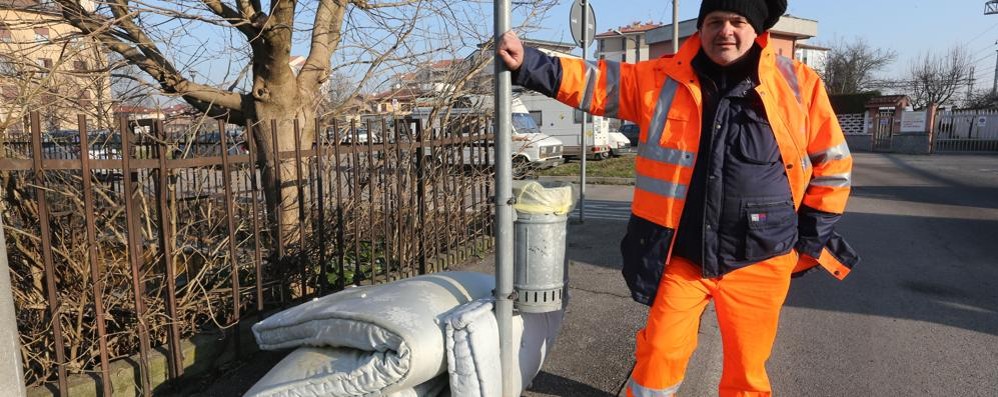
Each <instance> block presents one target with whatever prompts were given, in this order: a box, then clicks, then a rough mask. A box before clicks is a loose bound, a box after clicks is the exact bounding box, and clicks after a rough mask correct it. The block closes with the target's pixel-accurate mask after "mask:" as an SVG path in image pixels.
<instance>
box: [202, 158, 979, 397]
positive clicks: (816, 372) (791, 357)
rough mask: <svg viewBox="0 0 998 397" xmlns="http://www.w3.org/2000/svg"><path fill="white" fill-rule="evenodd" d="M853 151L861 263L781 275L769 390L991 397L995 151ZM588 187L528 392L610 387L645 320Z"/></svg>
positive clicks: (707, 348)
mask: <svg viewBox="0 0 998 397" xmlns="http://www.w3.org/2000/svg"><path fill="white" fill-rule="evenodd" d="M855 158H856V165H855V170H854V171H855V172H854V186H855V189H854V193H853V196H852V198H851V199H850V202H849V207H848V212H847V214H846V216H845V217H844V218H843V220H842V222H841V223H840V225H839V231H840V232H841V233H842V234H843V235H844V236H845V237H846V238H847V239H848V240H849V242H850V243H851V244H852V245H853V246H854V247H855V248H856V249H857V250H858V251H859V252H860V254H861V255H862V257H863V262H862V263H861V264H860V265H859V266H858V267H857V268H856V269H854V271H853V273H852V274H851V275H850V276H849V277H848V278H847V279H846V280H845V281H837V280H835V279H833V278H832V277H831V276H829V275H827V274H825V273H823V272H820V271H818V272H813V273H811V274H809V275H807V276H805V277H803V278H801V279H797V280H795V281H794V282H793V284H792V286H791V291H790V295H789V297H788V299H787V303H786V306H785V307H784V310H783V315H782V318H781V321H780V331H779V336H778V339H777V344H776V347H775V348H774V351H773V356H772V358H771V360H770V362H769V366H768V367H769V373H770V377H771V380H772V383H773V386H774V389H775V394H777V395H780V396H794V397H796V396H808V397H812V396H819V397H820V396H990V397H995V396H998V259H996V254H995V251H992V250H993V249H995V248H998V156H970V155H935V156H903V155H881V154H869V153H858V154H855ZM587 198H588V200H589V201H588V206H587V207H586V215H587V219H586V221H585V223H582V224H579V223H578V222H577V221H575V220H574V218H573V221H572V222H570V225H569V234H568V243H567V244H568V251H567V255H568V257H569V259H570V261H571V262H570V275H571V283H570V305H569V309H568V313H567V315H566V320H565V323H564V325H563V329H562V333H561V336H560V337H559V339H558V342H557V344H556V345H555V346H554V349H553V350H552V352H551V354H550V356H549V357H548V358H547V361H546V363H545V365H544V369H543V371H542V372H541V374H540V375H539V376H538V377H537V378H536V379H535V380H534V382H533V385H532V386H531V388H530V389H529V390H528V392H527V393H525V395H526V396H528V397H535V396H596V397H606V396H613V395H614V393H615V392H616V390H617V388H618V387H619V386H620V384H621V382H623V381H624V380H625V379H626V376H627V373H628V370H629V369H630V368H631V364H632V361H631V360H632V355H633V349H634V333H635V332H637V330H638V329H639V328H640V327H641V326H642V325H643V324H644V321H645V312H646V309H645V307H644V306H641V305H639V304H637V303H634V302H632V301H631V300H630V297H629V296H628V295H627V289H626V287H625V285H624V282H623V280H622V279H621V277H620V273H619V272H620V255H619V252H618V248H617V247H618V246H617V244H618V242H619V240H620V237H622V236H623V234H624V230H625V228H626V214H627V212H628V206H629V201H630V199H631V187H628V186H589V187H588V189H587ZM493 266H494V265H493V264H492V263H491V261H489V260H486V261H483V262H480V263H475V264H470V265H468V266H465V267H463V268H462V269H459V270H480V271H484V272H492V271H493V268H494V267H493ZM699 339H700V344H699V347H698V349H697V352H696V353H695V354H694V357H693V359H692V361H691V363H690V366H689V369H688V371H687V377H686V380H685V382H684V383H683V386H682V389H681V390H680V395H681V396H684V397H690V396H715V395H717V391H716V390H717V389H716V387H717V386H716V385H717V383H718V380H719V379H720V374H721V357H722V356H721V355H722V347H721V343H720V335H719V332H718V328H717V322H716V321H715V315H714V312H713V309H712V307H708V310H707V312H706V313H705V315H704V318H703V321H702V325H701V335H700V337H699ZM282 356H283V354H280V353H276V354H275V353H262V355H259V356H257V357H256V358H255V359H254V360H251V361H250V362H249V363H245V362H244V363H242V364H239V365H237V366H236V367H234V368H232V369H231V370H229V371H227V372H228V373H227V374H225V375H223V376H222V378H229V381H228V382H226V381H219V380H218V379H216V380H215V381H214V382H210V381H209V382H206V383H211V384H209V385H205V384H201V385H197V386H195V387H197V388H198V390H199V391H200V393H196V394H197V395H202V396H218V395H239V394H240V393H241V392H242V391H245V390H246V389H248V388H249V387H250V386H251V385H252V383H254V382H255V381H256V379H258V378H259V377H260V376H262V375H263V373H265V372H266V371H267V369H268V368H269V367H270V366H271V365H273V363H274V362H276V361H277V360H279V359H280V358H281V357H282ZM192 386H193V385H192ZM185 394H186V393H185Z"/></svg>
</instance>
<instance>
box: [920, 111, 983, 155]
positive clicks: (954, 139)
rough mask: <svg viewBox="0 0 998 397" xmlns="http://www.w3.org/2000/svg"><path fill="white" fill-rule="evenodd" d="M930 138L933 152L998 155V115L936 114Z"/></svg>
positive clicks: (981, 112)
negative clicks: (935, 123)
mask: <svg viewBox="0 0 998 397" xmlns="http://www.w3.org/2000/svg"><path fill="white" fill-rule="evenodd" d="M936 126H937V127H936V133H935V137H934V138H933V149H934V151H935V152H992V153H994V152H998V112H996V111H994V110H974V111H956V112H940V113H939V116H938V122H937V125H936Z"/></svg>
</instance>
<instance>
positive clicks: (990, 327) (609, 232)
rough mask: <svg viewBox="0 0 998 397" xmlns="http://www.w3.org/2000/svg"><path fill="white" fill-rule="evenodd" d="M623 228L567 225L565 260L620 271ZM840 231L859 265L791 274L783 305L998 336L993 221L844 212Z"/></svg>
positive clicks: (996, 223)
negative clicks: (836, 273) (838, 271)
mask: <svg viewBox="0 0 998 397" xmlns="http://www.w3.org/2000/svg"><path fill="white" fill-rule="evenodd" d="M904 189H914V188H904ZM924 189H929V188H924ZM939 189H942V188H939ZM992 197H998V192H996V193H995V195H994V196H992ZM961 205H967V204H966V203H961ZM991 205H995V204H993V203H992V204H991ZM626 228H627V222H625V221H613V220H598V219H593V220H587V221H586V223H585V224H582V225H579V224H570V225H569V234H568V250H567V256H568V259H569V260H572V261H577V262H584V263H587V264H590V265H594V266H597V267H602V268H606V269H613V270H619V269H620V268H621V259H620V251H619V246H618V244H619V242H620V239H621V238H622V237H623V235H624V233H625V231H626ZM838 230H839V232H840V233H841V234H842V235H843V236H845V237H846V239H847V240H848V241H849V243H850V244H851V245H852V246H853V247H854V248H855V249H856V250H857V251H858V252H859V253H860V255H861V257H862V262H861V263H860V264H859V265H858V266H857V267H856V269H854V271H853V272H852V274H850V276H849V277H847V278H846V279H845V280H844V281H838V280H835V279H833V278H832V277H831V276H830V275H828V274H825V272H824V271H821V270H815V271H813V272H812V273H810V274H808V275H806V276H804V277H802V278H799V279H795V281H794V282H793V284H792V287H791V291H790V295H789V297H788V299H787V303H786V304H787V306H793V307H804V308H812V309H819V310H827V311H835V312H843V313H858V314H865V315H871V316H882V317H890V318H897V319H906V320H916V321H924V322H928V323H936V324H942V325H948V326H952V327H958V328H963V329H967V330H972V331H976V332H982V333H987V334H991V335H998V262H996V259H995V258H996V255H995V254H994V252H993V248H992V247H993V246H994V245H995V244H996V241H995V240H994V236H998V220H968V219H950V218H938V217H929V216H926V217H921V216H900V215H881V214H867V213H847V214H846V215H845V216H844V217H843V219H842V221H841V222H840V223H839V225H838ZM613 277H620V276H619V274H615V275H613ZM621 284H622V283H621ZM615 292H619V293H620V295H626V294H627V291H626V289H624V290H621V291H615Z"/></svg>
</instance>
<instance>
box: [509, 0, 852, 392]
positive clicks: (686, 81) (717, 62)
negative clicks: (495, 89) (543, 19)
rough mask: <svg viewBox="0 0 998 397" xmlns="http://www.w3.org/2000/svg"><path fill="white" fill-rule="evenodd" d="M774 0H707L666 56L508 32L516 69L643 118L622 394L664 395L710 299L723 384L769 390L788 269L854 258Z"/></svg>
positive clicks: (809, 101)
mask: <svg viewBox="0 0 998 397" xmlns="http://www.w3.org/2000/svg"><path fill="white" fill-rule="evenodd" d="M786 8H787V3H786V0H704V1H703V2H702V4H701V7H700V15H699V18H698V20H697V27H698V32H697V33H696V34H694V35H693V36H692V37H690V38H689V39H688V40H686V42H685V43H684V44H683V46H682V48H681V49H680V50H679V53H677V54H675V55H671V56H666V57H663V58H659V59H654V60H649V61H644V62H638V63H635V64H629V63H618V62H611V61H605V60H603V61H599V62H593V63H586V62H583V61H582V60H580V59H571V58H557V57H550V56H546V55H544V54H543V53H541V52H540V51H538V50H536V49H532V48H524V47H523V44H522V43H521V42H520V40H519V39H518V38H517V37H516V35H515V34H513V33H512V32H509V33H506V34H505V35H504V36H503V37H502V39H501V40H500V42H499V44H498V48H497V50H498V54H499V56H500V57H501V59H502V61H503V62H504V63H505V64H506V66H507V67H508V68H509V69H510V70H512V71H513V78H514V82H515V83H516V84H518V85H521V86H523V87H526V88H529V89H532V90H535V91H538V92H541V93H543V94H546V95H548V96H551V97H555V98H557V99H558V100H559V101H561V102H564V103H566V104H568V105H570V106H574V107H577V108H579V109H581V110H583V111H587V112H590V113H593V114H598V115H604V116H607V117H612V118H619V119H623V120H629V121H632V122H634V123H636V124H637V125H638V126H640V128H641V138H640V144H639V148H638V156H637V159H636V160H635V161H636V164H635V168H636V172H637V179H636V183H635V189H634V201H633V204H632V208H631V211H632V216H631V220H630V222H629V224H628V226H627V234H626V235H625V236H624V239H623V241H622V242H621V244H620V249H621V253H622V254H623V275H624V279H625V281H626V282H627V285H628V287H629V288H630V290H631V295H632V297H633V298H634V299H635V300H636V301H638V302H641V303H644V304H646V305H650V306H651V309H650V312H649V314H648V323H647V324H646V326H645V328H644V329H642V330H641V331H639V332H638V334H637V352H636V358H637V364H636V366H635V368H634V371H633V372H632V375H631V378H630V380H629V381H628V383H627V395H628V396H631V397H660V396H661V397H665V396H671V395H673V394H675V393H676V391H677V390H678V389H679V386H680V384H681V383H682V380H683V376H684V373H685V371H686V364H687V362H688V361H689V358H690V356H691V355H692V354H693V350H694V349H695V348H696V343H697V329H698V327H699V323H700V316H701V314H702V313H703V310H704V308H705V307H706V305H707V303H708V301H709V300H710V299H714V305H715V308H716V311H717V317H718V323H719V324H720V328H721V338H722V342H723V344H724V369H723V373H722V375H721V383H720V389H719V390H720V391H719V394H720V395H721V396H768V395H771V387H770V384H769V378H768V376H767V375H766V368H765V364H766V360H768V359H769V355H770V351H771V350H772V346H773V342H774V341H775V339H776V329H777V324H778V322H779V313H780V308H781V307H782V305H783V302H784V300H785V299H786V295H787V290H788V288H789V285H790V278H791V275H792V274H799V273H802V272H804V271H806V270H809V269H811V268H815V267H822V268H824V269H825V270H827V271H828V272H830V273H831V274H832V275H834V276H835V277H836V278H839V279H842V278H844V277H845V276H846V275H847V274H848V273H849V271H850V269H851V268H852V267H853V266H854V265H855V264H856V263H858V262H859V257H858V255H856V253H855V252H854V251H853V250H852V248H850V247H849V245H847V244H846V243H845V241H844V240H843V239H842V238H841V237H840V236H839V235H838V234H837V233H836V232H835V223H836V222H837V221H838V220H839V218H840V217H841V216H842V213H843V211H844V210H845V207H846V200H847V198H848V196H849V191H850V184H851V171H852V157H851V156H850V154H849V148H848V147H847V146H846V142H845V137H844V136H843V134H842V130H841V129H840V127H839V123H838V120H837V119H836V117H835V112H834V111H833V110H832V107H831V105H830V103H829V101H828V96H827V93H826V92H825V87H824V85H823V83H822V82H821V80H820V78H819V77H818V75H817V74H816V73H815V72H814V71H812V70H811V69H809V68H808V67H807V66H805V65H803V64H800V63H798V62H796V61H793V60H791V59H787V58H784V57H782V56H777V55H776V54H775V53H774V49H773V48H772V47H771V46H770V45H769V39H770V38H769V33H768V32H767V31H768V30H769V29H770V28H772V26H773V25H774V24H775V23H776V22H777V21H778V20H779V18H780V16H781V15H783V13H784V12H785V11H786Z"/></svg>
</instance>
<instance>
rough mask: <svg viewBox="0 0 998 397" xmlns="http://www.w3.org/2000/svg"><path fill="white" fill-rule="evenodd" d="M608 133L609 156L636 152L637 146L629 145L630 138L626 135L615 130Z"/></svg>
mask: <svg viewBox="0 0 998 397" xmlns="http://www.w3.org/2000/svg"><path fill="white" fill-rule="evenodd" d="M609 135H610V155H611V156H613V157H620V156H623V155H625V154H633V153H635V152H637V147H636V146H632V145H631V140H630V139H628V138H627V136H626V135H624V134H622V133H620V132H617V131H610V133H609Z"/></svg>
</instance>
